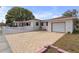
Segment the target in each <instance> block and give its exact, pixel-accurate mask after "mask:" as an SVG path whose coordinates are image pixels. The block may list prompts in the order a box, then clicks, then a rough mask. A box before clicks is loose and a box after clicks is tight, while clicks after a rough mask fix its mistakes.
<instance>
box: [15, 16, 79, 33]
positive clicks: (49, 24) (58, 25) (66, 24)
mask: <svg viewBox="0 0 79 59" xmlns="http://www.w3.org/2000/svg"><path fill="white" fill-rule="evenodd" d="M76 21H77V17H58V18H53V19H49V20H29V21H15V23H14V24H15V25H16V26H17V27H19V26H25V27H28V30H29V29H30V30H46V31H49V32H65V33H67V32H70V33H72V32H73V30H74V29H77V28H78V26H76V25H75V24H76Z"/></svg>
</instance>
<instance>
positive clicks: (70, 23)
mask: <svg viewBox="0 0 79 59" xmlns="http://www.w3.org/2000/svg"><path fill="white" fill-rule="evenodd" d="M73 29H74V28H73V20H67V21H66V33H67V32H71V33H72V32H73Z"/></svg>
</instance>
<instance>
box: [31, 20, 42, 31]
mask: <svg viewBox="0 0 79 59" xmlns="http://www.w3.org/2000/svg"><path fill="white" fill-rule="evenodd" d="M36 22H38V23H39V25H38V26H36ZM31 23H32V24H31V26H32V29H33V30H39V28H40V22H39V21H34V22H31Z"/></svg>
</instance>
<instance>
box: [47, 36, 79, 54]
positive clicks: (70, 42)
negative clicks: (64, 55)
mask: <svg viewBox="0 0 79 59" xmlns="http://www.w3.org/2000/svg"><path fill="white" fill-rule="evenodd" d="M53 45H54V46H57V47H59V48H61V49H64V50H66V51H68V52H70V53H79V34H66V35H64V36H63V37H62V38H60V39H59V40H58V41H57V42H56V43H54V44H53ZM54 51H56V50H54V49H53V48H49V49H48V51H47V52H49V53H50V52H51V53H52V52H53V53H54Z"/></svg>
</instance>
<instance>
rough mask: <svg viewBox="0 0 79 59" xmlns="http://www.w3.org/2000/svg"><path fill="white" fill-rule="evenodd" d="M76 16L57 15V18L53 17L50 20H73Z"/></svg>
mask: <svg viewBox="0 0 79 59" xmlns="http://www.w3.org/2000/svg"><path fill="white" fill-rule="evenodd" d="M76 18H77V17H57V18H53V19H51V20H50V21H66V20H74V19H76Z"/></svg>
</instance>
